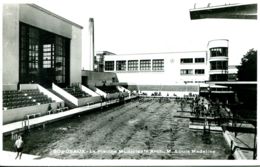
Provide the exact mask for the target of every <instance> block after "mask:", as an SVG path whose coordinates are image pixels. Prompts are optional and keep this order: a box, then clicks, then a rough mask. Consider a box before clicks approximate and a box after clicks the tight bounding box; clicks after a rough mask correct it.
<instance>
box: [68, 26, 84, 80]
mask: <svg viewBox="0 0 260 167" xmlns="http://www.w3.org/2000/svg"><path fill="white" fill-rule="evenodd" d="M81 35H82V34H81V29H79V28H77V27H75V26H72V38H71V42H70V84H72V83H81V61H82V37H81Z"/></svg>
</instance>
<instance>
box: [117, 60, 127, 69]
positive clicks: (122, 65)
mask: <svg viewBox="0 0 260 167" xmlns="http://www.w3.org/2000/svg"><path fill="white" fill-rule="evenodd" d="M116 70H117V71H125V70H126V61H116Z"/></svg>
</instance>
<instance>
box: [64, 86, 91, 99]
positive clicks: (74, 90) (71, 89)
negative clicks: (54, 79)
mask: <svg viewBox="0 0 260 167" xmlns="http://www.w3.org/2000/svg"><path fill="white" fill-rule="evenodd" d="M64 90H65V91H66V92H68V93H69V94H71V95H73V96H74V97H76V98H84V97H91V95H89V94H88V93H86V92H84V91H82V90H81V89H80V88H79V87H77V86H74V87H69V88H64Z"/></svg>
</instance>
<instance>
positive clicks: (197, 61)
mask: <svg viewBox="0 0 260 167" xmlns="http://www.w3.org/2000/svg"><path fill="white" fill-rule="evenodd" d="M204 62H205V59H204V58H195V63H204Z"/></svg>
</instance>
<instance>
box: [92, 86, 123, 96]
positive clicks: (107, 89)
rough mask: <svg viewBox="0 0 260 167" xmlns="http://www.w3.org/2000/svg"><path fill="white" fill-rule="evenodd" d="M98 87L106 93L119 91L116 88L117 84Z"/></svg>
mask: <svg viewBox="0 0 260 167" xmlns="http://www.w3.org/2000/svg"><path fill="white" fill-rule="evenodd" d="M97 88H98V89H100V90H102V91H103V92H105V93H110V94H112V93H118V92H119V90H118V89H117V88H116V86H112V85H111V86H97Z"/></svg>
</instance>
